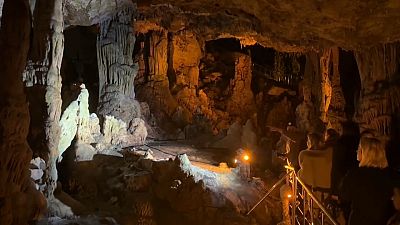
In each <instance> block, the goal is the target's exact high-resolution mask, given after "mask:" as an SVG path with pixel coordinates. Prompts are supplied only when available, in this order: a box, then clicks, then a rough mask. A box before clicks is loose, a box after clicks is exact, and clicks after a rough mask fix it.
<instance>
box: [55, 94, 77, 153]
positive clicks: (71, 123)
mask: <svg viewBox="0 0 400 225" xmlns="http://www.w3.org/2000/svg"><path fill="white" fill-rule="evenodd" d="M78 111H79V102H78V101H73V102H71V104H70V105H69V106H68V107H67V108H66V109H65V111H64V113H63V114H62V116H61V120H60V128H61V134H60V142H59V144H58V161H61V159H62V156H61V155H62V154H63V153H64V151H65V150H67V148H68V147H69V146H70V145H71V142H72V140H74V138H75V135H76V132H77V130H78V122H79V118H78Z"/></svg>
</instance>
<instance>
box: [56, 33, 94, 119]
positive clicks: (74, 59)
mask: <svg viewBox="0 0 400 225" xmlns="http://www.w3.org/2000/svg"><path fill="white" fill-rule="evenodd" d="M97 35H98V27H97V26H96V25H94V26H74V27H70V28H68V29H66V30H65V31H64V38H65V42H64V55H63V60H62V65H61V76H62V90H61V94H62V103H63V105H62V110H64V109H65V108H66V107H68V105H69V104H70V103H71V102H72V101H74V100H75V99H76V98H77V97H78V95H79V93H80V89H81V88H80V87H79V85H80V84H81V83H84V84H85V86H86V89H88V91H89V111H90V112H96V111H97V107H98V103H99V69H98V66H97V50H96V42H97Z"/></svg>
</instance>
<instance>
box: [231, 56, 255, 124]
mask: <svg viewBox="0 0 400 225" xmlns="http://www.w3.org/2000/svg"><path fill="white" fill-rule="evenodd" d="M251 80H252V61H251V57H250V56H248V55H244V54H239V55H236V58H235V77H234V79H232V80H231V81H230V91H231V96H230V99H229V101H228V104H227V111H228V112H229V114H230V115H231V116H239V117H240V118H241V119H242V120H243V121H245V120H246V119H248V118H251V117H252V116H253V114H254V113H255V112H256V108H255V101H254V95H253V92H252V90H251Z"/></svg>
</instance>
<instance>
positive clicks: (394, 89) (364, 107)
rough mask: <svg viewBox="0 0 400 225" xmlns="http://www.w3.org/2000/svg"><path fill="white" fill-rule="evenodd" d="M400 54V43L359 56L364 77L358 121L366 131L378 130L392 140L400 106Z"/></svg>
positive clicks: (364, 51)
mask: <svg viewBox="0 0 400 225" xmlns="http://www.w3.org/2000/svg"><path fill="white" fill-rule="evenodd" d="M399 53H400V49H399V45H398V44H386V45H381V46H378V47H374V48H370V49H364V50H361V51H359V52H356V54H355V57H356V60H357V65H358V69H359V72H360V77H361V98H360V104H359V107H358V120H359V122H360V125H361V127H362V128H364V129H371V130H373V131H376V133H377V134H378V135H381V136H382V137H384V139H387V138H389V137H390V135H391V131H392V129H393V128H394V127H393V124H392V120H393V116H394V115H396V113H398V112H399V107H400V91H399V82H398V79H399V78H398V69H399V61H400V56H399ZM397 126H398V125H397ZM396 129H398V127H397V128H396Z"/></svg>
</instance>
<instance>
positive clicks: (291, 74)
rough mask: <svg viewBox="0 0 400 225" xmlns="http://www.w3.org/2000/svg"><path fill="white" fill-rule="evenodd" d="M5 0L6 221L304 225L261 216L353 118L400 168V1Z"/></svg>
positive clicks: (1, 103)
mask: <svg viewBox="0 0 400 225" xmlns="http://www.w3.org/2000/svg"><path fill="white" fill-rule="evenodd" d="M0 6H1V7H0V13H1V14H0V16H1V24H0V49H1V51H0V59H1V60H0V70H1V73H2V78H3V79H4V80H2V82H0V95H1V96H2V98H1V99H0V138H1V140H0V143H1V144H0V146H1V147H0V224H5V225H6V224H10V225H11V224H12V225H24V224H54V225H58V224H59V225H61V224H80V225H84V224H99V225H100V224H120V225H129V224H143V225H144V224H146V225H147V224H149V225H150V224H151V225H153V224H154V225H155V224H159V225H169V224H171V225H179V224H193V225H195V224H196V225H197V224H198V225H207V224H213V225H216V224H221V225H223V224H251V225H256V224H290V223H287V221H285V216H287V212H286V211H285V204H284V202H285V201H284V200H282V199H281V198H282V190H283V189H282V188H281V191H280V190H279V188H276V189H274V190H273V191H272V192H271V193H270V195H269V197H268V198H266V199H265V201H263V202H262V203H261V204H260V205H257V208H255V209H254V211H253V209H252V210H251V211H252V213H251V214H250V213H247V212H249V210H250V209H251V207H252V206H254V205H255V204H256V203H257V202H258V200H260V199H261V198H262V197H263V196H264V194H265V193H266V192H267V191H268V190H269V189H270V188H271V187H273V186H274V184H275V183H276V182H277V181H279V180H280V179H281V178H282V176H283V175H284V174H285V172H286V170H285V168H284V166H285V160H282V157H280V156H279V155H280V153H282V151H283V152H284V151H286V150H287V148H288V146H290V147H289V148H293V149H294V148H297V149H298V150H303V149H307V143H306V135H307V134H309V133H314V134H318V135H320V136H321V137H322V136H323V135H324V132H325V130H327V129H334V130H335V131H337V132H338V134H339V135H340V134H343V133H344V132H343V126H342V125H343V124H345V123H352V124H355V126H357V128H358V129H359V132H360V133H362V132H364V131H369V132H372V133H373V134H374V135H375V138H377V139H378V140H380V141H381V142H382V143H384V144H385V146H386V148H385V149H382V151H385V153H386V156H387V160H388V163H389V167H390V168H392V169H397V170H398V169H400V150H399V145H400V143H399V142H400V117H399V115H400V111H399V110H400V86H399V85H400V82H399V81H400V69H399V68H400V67H399V66H400V44H399V40H400V23H399V22H398V21H400V14H399V13H398V12H399V10H400V2H399V1H396V0H388V1H372V0H368V1H361V0H358V1H346V0H338V1H335V2H329V1H320V0H300V1H290V0H281V1H274V0H265V1H261V0H254V1H241V0H235V1H227V0H222V1H218V3H217V2H215V1H210V0H200V1H195V2H194V1H183V0H175V1H169V0H167V1H159V0H137V1H136V0H115V1H110V0H104V1H85V0H49V1H46V0H29V1H28V0H0ZM289 127H291V129H295V130H296V135H294V136H291V134H292V133H290V132H289V133H286V132H285V131H286V130H287V131H289ZM288 136H290V137H288ZM285 137H287V138H289V139H290V141H287V140H286V139H285ZM292 139H293V140H294V141H293V140H292ZM283 140H286V142H285V143H283ZM357 141H358V140H357ZM288 143H292V144H288ZM293 143H294V144H293ZM321 143H322V141H321ZM238 149H239V150H240V151H238ZM242 149H244V152H245V154H246V155H245V157H246V159H244V160H246V162H241V160H242V159H241V158H240V157H241V156H242V155H240V154H242V153H243V151H241V150H242ZM282 149H283V150H282ZM293 151H294V150H292V152H293ZM238 152H240V153H238ZM353 153H355V152H353ZM243 154H244V153H243ZM297 154H298V153H297ZM348 154H349V155H352V153H348ZM238 157H239V161H240V163H238V162H237V160H238ZM288 157H289V158H290V157H291V156H288ZM295 161H296V163H297V155H296V157H295ZM246 163H247V164H246ZM242 165H247V166H248V167H246V168H248V171H246V173H248V174H247V175H246V177H245V178H243V173H242V172H243V170H242ZM250 168H251V171H250ZM274 188H275V187H274ZM338 220H340V219H338ZM338 224H339V223H338ZM340 224H343V223H342V222H340Z"/></svg>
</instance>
